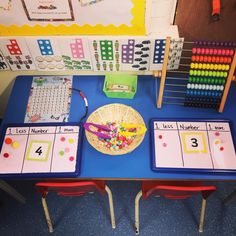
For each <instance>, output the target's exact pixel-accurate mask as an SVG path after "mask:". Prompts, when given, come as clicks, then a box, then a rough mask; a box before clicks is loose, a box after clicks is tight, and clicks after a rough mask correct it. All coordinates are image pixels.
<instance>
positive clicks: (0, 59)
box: [0, 51, 10, 71]
mask: <svg viewBox="0 0 236 236" xmlns="http://www.w3.org/2000/svg"><path fill="white" fill-rule="evenodd" d="M1 70H10V67H9V65H8V63H7V61H6V59H5V58H4V56H3V53H2V52H1V51H0V71H1Z"/></svg>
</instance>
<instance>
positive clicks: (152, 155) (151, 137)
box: [149, 118, 236, 174]
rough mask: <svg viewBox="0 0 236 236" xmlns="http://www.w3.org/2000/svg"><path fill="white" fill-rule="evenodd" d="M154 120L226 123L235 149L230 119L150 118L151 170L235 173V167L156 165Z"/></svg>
mask: <svg viewBox="0 0 236 236" xmlns="http://www.w3.org/2000/svg"><path fill="white" fill-rule="evenodd" d="M156 121H172V122H181V121H183V122H184V121H185V122H191V121H193V122H215V123H222V122H224V123H228V124H229V127H230V130H231V137H232V140H233V144H234V151H235V139H234V135H233V134H232V133H235V132H234V129H233V125H232V121H230V120H227V119H226V120H224V119H214V118H213V119H185V118H180V119H179V118H178V119H168V118H167V119H164V118H160V119H159V118H152V119H151V120H150V121H149V127H150V140H151V142H150V149H151V150H150V153H151V161H150V163H151V169H152V170H153V171H159V172H169V173H170V172H172V173H173V172H178V173H179V172H184V173H189V174H191V173H192V172H194V173H204V174H205V173H208V174H214V173H217V174H220V173H222V174H225V173H227V174H235V173H236V169H200V168H194V169H193V168H167V167H157V165H156V159H155V143H154V122H156Z"/></svg>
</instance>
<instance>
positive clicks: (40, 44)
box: [27, 37, 65, 71]
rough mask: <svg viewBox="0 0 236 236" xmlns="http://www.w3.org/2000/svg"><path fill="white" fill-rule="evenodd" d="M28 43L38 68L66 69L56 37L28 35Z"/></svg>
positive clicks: (47, 69)
mask: <svg viewBox="0 0 236 236" xmlns="http://www.w3.org/2000/svg"><path fill="white" fill-rule="evenodd" d="M27 45H28V47H29V49H30V51H31V53H32V56H33V59H34V62H35V65H36V67H37V69H38V70H41V71H57V70H65V64H64V62H63V59H62V55H61V51H60V48H59V45H58V41H57V39H56V37H45V38H44V37H41V38H39V37H28V38H27Z"/></svg>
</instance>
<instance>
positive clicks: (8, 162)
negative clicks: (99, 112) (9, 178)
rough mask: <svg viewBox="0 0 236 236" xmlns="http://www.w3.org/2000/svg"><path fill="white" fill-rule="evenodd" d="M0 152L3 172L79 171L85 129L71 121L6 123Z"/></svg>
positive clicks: (56, 173) (50, 172) (0, 171)
mask: <svg viewBox="0 0 236 236" xmlns="http://www.w3.org/2000/svg"><path fill="white" fill-rule="evenodd" d="M3 133H4V137H2V149H1V152H0V175H1V174H7V175H11V174H27V175H29V174H30V175H31V176H32V177H34V176H37V175H43V174H46V175H48V176H49V177H50V174H52V175H63V174H65V173H68V174H69V175H78V174H79V169H80V158H81V155H80V152H81V148H82V146H81V144H82V142H81V140H82V138H81V129H80V126H78V125H75V124H70V125H61V124H60V125H50V126H45V125H37V126H23V127H22V126H15V125H14V126H8V127H5V131H4V132H3Z"/></svg>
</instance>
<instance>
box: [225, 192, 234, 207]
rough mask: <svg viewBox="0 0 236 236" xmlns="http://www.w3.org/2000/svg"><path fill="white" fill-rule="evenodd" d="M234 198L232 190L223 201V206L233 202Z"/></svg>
mask: <svg viewBox="0 0 236 236" xmlns="http://www.w3.org/2000/svg"><path fill="white" fill-rule="evenodd" d="M235 198H236V190H234V191H233V192H232V193H231V194H229V195H228V196H227V197H226V198H225V199H224V200H223V203H224V204H228V203H229V202H231V201H233V200H234V199H235Z"/></svg>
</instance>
